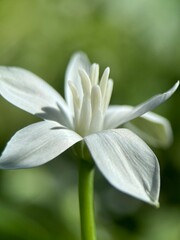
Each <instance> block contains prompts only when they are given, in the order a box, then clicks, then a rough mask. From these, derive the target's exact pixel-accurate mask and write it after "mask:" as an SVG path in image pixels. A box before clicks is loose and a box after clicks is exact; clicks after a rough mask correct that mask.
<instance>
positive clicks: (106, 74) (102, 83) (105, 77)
mask: <svg viewBox="0 0 180 240" xmlns="http://www.w3.org/2000/svg"><path fill="white" fill-rule="evenodd" d="M109 73H110V68H109V67H107V68H106V69H105V70H104V72H103V75H102V77H101V80H100V83H99V85H100V88H101V93H102V97H104V94H105V92H106V88H107V82H108V79H109Z"/></svg>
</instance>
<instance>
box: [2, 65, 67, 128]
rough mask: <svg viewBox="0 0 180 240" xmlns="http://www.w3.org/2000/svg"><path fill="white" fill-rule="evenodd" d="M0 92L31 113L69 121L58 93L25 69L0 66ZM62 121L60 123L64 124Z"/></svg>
mask: <svg viewBox="0 0 180 240" xmlns="http://www.w3.org/2000/svg"><path fill="white" fill-rule="evenodd" d="M0 94H1V95H2V96H3V97H4V98H5V99H6V100H7V101H9V102H10V103H12V104H14V105H15V106H17V107H19V108H21V109H23V110H25V111H27V112H29V113H31V114H36V115H39V116H40V117H42V118H44V119H49V120H57V121H61V119H63V121H69V118H70V116H69V112H68V107H67V104H66V102H65V101H64V99H63V98H62V97H61V96H60V94H59V93H58V92H56V90H55V89H53V88H52V87H51V86H50V85H49V84H47V83H46V82H45V81H43V80H42V79H41V78H39V77H38V76H36V75H35V74H33V73H31V72H29V71H27V70H25V69H22V68H17V67H0ZM57 118H59V119H57ZM64 119H65V120H64ZM63 121H62V122H61V124H64V122H63Z"/></svg>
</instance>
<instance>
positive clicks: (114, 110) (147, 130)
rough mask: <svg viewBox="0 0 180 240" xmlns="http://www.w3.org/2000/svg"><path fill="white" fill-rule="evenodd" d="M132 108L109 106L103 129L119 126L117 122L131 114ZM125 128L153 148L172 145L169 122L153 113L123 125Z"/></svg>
mask: <svg viewBox="0 0 180 240" xmlns="http://www.w3.org/2000/svg"><path fill="white" fill-rule="evenodd" d="M132 109H133V107H132V106H110V107H109V108H108V110H107V113H106V117H105V122H104V129H112V128H115V127H117V126H119V124H118V123H119V121H120V119H121V118H124V116H127V114H129V113H131V112H132ZM124 126H125V127H127V128H129V129H131V130H132V131H133V132H135V133H136V134H138V135H139V136H140V137H141V138H143V139H144V140H145V141H146V142H147V143H148V144H150V145H152V146H154V147H168V146H170V144H171V143H172V140H173V134H172V128H171V125H170V122H169V121H168V120H167V119H166V118H164V117H162V116H160V115H158V114H155V113H152V112H148V113H145V114H143V115H142V116H140V117H138V118H135V119H133V120H132V121H131V122H129V123H125V124H124Z"/></svg>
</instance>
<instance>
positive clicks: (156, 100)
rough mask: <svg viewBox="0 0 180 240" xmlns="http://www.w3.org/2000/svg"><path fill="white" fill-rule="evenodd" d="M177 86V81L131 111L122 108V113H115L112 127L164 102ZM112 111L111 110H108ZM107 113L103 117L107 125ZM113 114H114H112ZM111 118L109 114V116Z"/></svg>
mask: <svg viewBox="0 0 180 240" xmlns="http://www.w3.org/2000/svg"><path fill="white" fill-rule="evenodd" d="M178 86H179V81H178V82H177V83H176V84H175V85H174V86H173V87H172V88H171V89H170V90H169V91H167V92H165V93H162V94H159V95H156V96H154V97H152V98H150V99H149V100H147V101H146V102H144V103H142V104H140V105H138V106H136V107H134V108H133V109H132V110H131V111H127V112H126V110H125V109H124V113H123V112H122V113H121V114H118V115H116V117H115V118H114V119H113V121H114V122H115V123H116V124H114V126H113V127H118V126H120V125H122V124H124V123H126V122H129V121H131V120H133V119H135V118H137V117H139V116H141V115H143V114H144V113H146V112H149V111H151V110H153V109H154V108H156V107H157V106H159V105H160V104H162V103H163V102H165V101H166V100H167V99H168V98H170V97H171V96H172V94H173V93H174V92H175V91H176V90H177V88H178ZM110 111H111V112H112V110H110ZM109 115H110V114H109V113H107V116H106V118H107V119H105V122H108V125H109V124H110V120H109V119H108V118H109ZM113 115H114V114H113ZM110 118H111V116H110Z"/></svg>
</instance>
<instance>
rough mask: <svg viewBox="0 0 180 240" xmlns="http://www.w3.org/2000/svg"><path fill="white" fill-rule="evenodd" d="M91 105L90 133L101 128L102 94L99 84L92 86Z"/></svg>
mask: <svg viewBox="0 0 180 240" xmlns="http://www.w3.org/2000/svg"><path fill="white" fill-rule="evenodd" d="M91 105H92V120H91V124H90V128H89V132H90V133H94V132H97V131H100V130H101V129H102V123H103V114H102V108H101V107H102V96H101V89H100V87H99V85H95V86H93V87H92V92H91Z"/></svg>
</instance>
